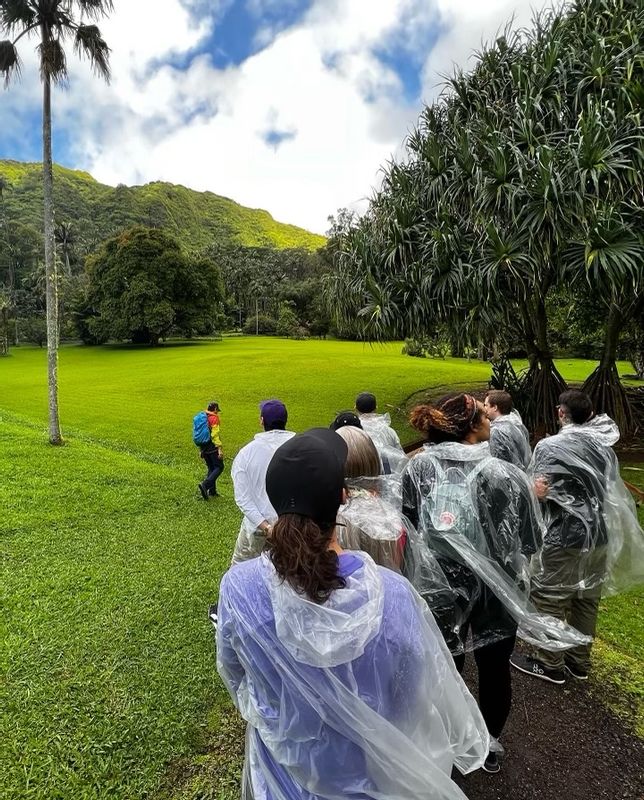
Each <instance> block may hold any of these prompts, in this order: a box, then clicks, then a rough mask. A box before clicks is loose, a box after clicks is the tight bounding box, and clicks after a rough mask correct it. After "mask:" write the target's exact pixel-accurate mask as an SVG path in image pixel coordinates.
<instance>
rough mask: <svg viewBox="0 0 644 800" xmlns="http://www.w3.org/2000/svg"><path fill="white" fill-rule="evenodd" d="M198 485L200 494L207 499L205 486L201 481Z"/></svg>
mask: <svg viewBox="0 0 644 800" xmlns="http://www.w3.org/2000/svg"><path fill="white" fill-rule="evenodd" d="M198 486H199V491H200V492H201V496H202V497H203V499H204V500H207V499H208V492H207V491H206V488H205V486H204V485H203V483H199V484H198Z"/></svg>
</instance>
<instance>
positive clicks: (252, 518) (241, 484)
mask: <svg viewBox="0 0 644 800" xmlns="http://www.w3.org/2000/svg"><path fill="white" fill-rule="evenodd" d="M293 436H295V434H294V433H293V432H292V431H280V430H273V431H263V432H262V433H257V434H255V438H254V439H253V440H252V442H249V443H248V444H247V445H245V446H244V447H242V449H241V450H240V451H239V453H237V455H236V456H235V460H234V461H233V466H232V468H231V471H230V474H231V476H232V479H233V487H234V490H235V502H236V503H237V506H238V507H239V510H240V511H241V512H242V514H243V515H244V520H243V522H242V527H246V529H247V530H253V531H254V530H256V529H257V528H258V527H259V525H260V523H261V522H263V521H264V520H266V521H267V522H272V521H274V520H275V519H276V517H277V514H276V513H275V509H274V508H273V506H272V505H271V503H270V501H269V499H268V495H267V494H266V470H267V469H268V465H269V463H270V460H271V458H272V457H273V453H274V452H275V451H276V450H277V448H278V447H280V446H281V445H283V444H284V442H287V441H288V440H289V439H290V438H291V437H293Z"/></svg>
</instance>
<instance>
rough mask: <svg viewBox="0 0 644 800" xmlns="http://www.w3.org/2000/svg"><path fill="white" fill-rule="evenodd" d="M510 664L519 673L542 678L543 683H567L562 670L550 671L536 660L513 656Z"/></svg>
mask: <svg viewBox="0 0 644 800" xmlns="http://www.w3.org/2000/svg"><path fill="white" fill-rule="evenodd" d="M510 664H512V666H513V667H514V668H515V669H518V670H519V672H525V674H526V675H532V677H533V678H540V679H541V680H542V681H548V682H549V683H557V684H562V683H565V682H566V674H565V672H564V671H563V670H562V669H548V668H547V667H546V666H545V665H544V664H542V663H541V661H537V659H536V658H530V657H529V656H521V655H513V656H512V658H511V659H510Z"/></svg>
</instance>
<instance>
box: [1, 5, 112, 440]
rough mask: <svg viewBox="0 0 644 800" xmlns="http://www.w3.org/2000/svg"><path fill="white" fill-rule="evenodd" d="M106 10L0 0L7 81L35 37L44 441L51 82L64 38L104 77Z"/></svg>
mask: <svg viewBox="0 0 644 800" xmlns="http://www.w3.org/2000/svg"><path fill="white" fill-rule="evenodd" d="M111 10H112V0H1V2H0V28H2V29H3V30H4V31H5V32H6V34H7V35H8V36H9V37H10V38H8V39H5V40H2V41H0V73H1V74H3V75H4V77H5V79H6V81H7V83H8V82H9V80H10V78H11V77H12V76H13V75H15V74H16V73H17V72H19V71H20V64H21V62H20V57H19V53H18V48H17V45H18V43H19V41H20V40H21V39H23V37H24V38H31V37H33V38H35V39H36V40H37V41H38V46H37V50H38V57H39V62H40V78H41V81H42V85H43V113H42V140H43V186H44V211H45V213H44V239H45V274H46V281H47V350H48V359H47V362H48V366H47V370H48V394H49V441H50V442H51V443H52V444H62V441H63V440H62V436H61V433H60V421H59V416H58V318H57V317H58V302H57V295H56V287H57V281H56V252H55V240H54V203H53V167H52V145H51V93H52V85H55V84H60V83H62V82H63V81H64V80H65V79H66V78H67V56H66V53H65V47H64V45H65V43H66V42H68V41H72V42H73V47H74V50H75V51H76V53H78V54H79V55H81V56H84V57H87V58H88V59H89V61H90V63H91V65H92V67H93V68H94V70H95V71H96V73H97V74H98V75H100V76H102V77H103V78H105V79H106V80H108V79H109V74H110V73H109V61H108V59H109V48H108V46H107V44H106V42H105V41H104V39H103V38H102V36H101V33H100V30H99V29H98V27H97V26H96V25H95V24H94V23H95V22H96V21H97V20H98V19H100V18H101V17H104V16H105V15H107V14H108V13H109V12H110V11H111Z"/></svg>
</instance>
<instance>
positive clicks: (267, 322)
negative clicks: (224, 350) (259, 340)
mask: <svg viewBox="0 0 644 800" xmlns="http://www.w3.org/2000/svg"><path fill="white" fill-rule="evenodd" d="M242 330H243V332H244V333H263V334H272V333H276V331H277V323H276V322H275V320H274V319H273V317H269V316H268V315H267V314H259V316H257V317H254V316H253V317H248V319H247V320H246V322H245V323H244V327H243V328H242Z"/></svg>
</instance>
